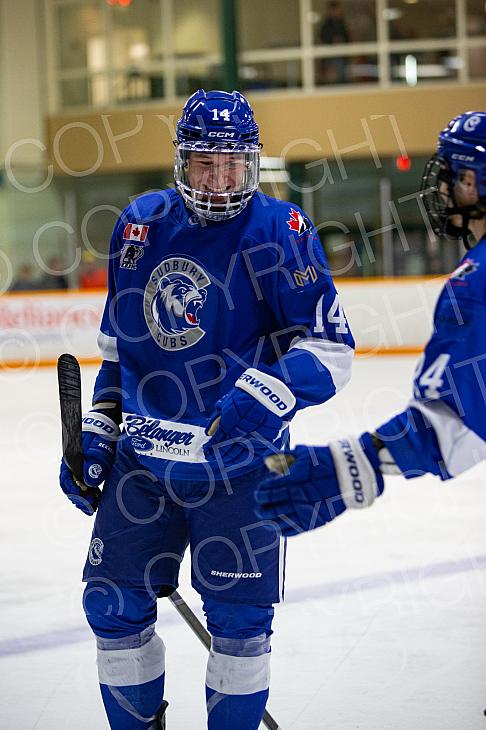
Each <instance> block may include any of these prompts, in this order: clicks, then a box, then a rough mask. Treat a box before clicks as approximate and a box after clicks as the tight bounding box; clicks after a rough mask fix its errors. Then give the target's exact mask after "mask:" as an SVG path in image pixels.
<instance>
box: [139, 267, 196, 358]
mask: <svg viewBox="0 0 486 730" xmlns="http://www.w3.org/2000/svg"><path fill="white" fill-rule="evenodd" d="M209 284H210V280H209V278H208V276H207V274H206V273H205V272H204V271H203V269H201V267H200V266H199V265H198V264H196V263H194V262H193V261H191V260H189V259H185V258H179V257H172V258H169V259H164V260H163V261H161V262H160V264H159V265H158V266H157V268H156V269H154V271H153V272H152V274H151V276H150V279H149V283H148V285H147V287H146V289H145V299H144V309H145V319H146V321H147V324H148V327H149V329H150V332H151V333H152V336H153V337H154V339H155V341H156V342H157V344H158V345H159V346H160V347H162V348H163V349H164V350H180V349H182V348H185V347H191V346H192V345H194V344H196V342H199V340H200V339H201V337H203V336H204V335H205V334H206V333H205V330H203V329H202V328H201V326H200V310H201V309H202V307H203V306H204V304H205V302H206V299H207V291H206V287H207V286H208V285H209Z"/></svg>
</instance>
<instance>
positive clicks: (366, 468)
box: [256, 433, 384, 537]
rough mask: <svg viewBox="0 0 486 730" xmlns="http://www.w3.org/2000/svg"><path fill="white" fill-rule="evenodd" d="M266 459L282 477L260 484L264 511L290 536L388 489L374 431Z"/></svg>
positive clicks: (261, 510) (368, 502) (365, 503)
mask: <svg viewBox="0 0 486 730" xmlns="http://www.w3.org/2000/svg"><path fill="white" fill-rule="evenodd" d="M265 462H266V464H267V466H268V468H270V469H271V470H272V471H276V472H279V475H273V476H270V477H268V478H267V479H265V480H264V481H263V482H261V484H260V485H259V487H258V489H257V493H256V499H257V502H258V504H259V513H260V516H261V517H262V518H263V519H265V520H272V521H273V522H276V523H277V524H278V525H279V527H280V529H281V530H282V534H283V535H286V536H287V537H288V536H290V535H297V534H299V533H301V532H307V531H308V530H313V529H315V528H316V527H320V526H321V525H325V524H326V523H327V522H331V521H332V520H334V519H335V518H336V517H337V516H338V515H340V514H342V513H343V512H344V511H345V510H346V509H347V508H362V507H369V506H370V505H371V504H372V503H373V501H374V499H375V497H377V496H379V495H380V494H381V493H382V492H383V489H384V482H383V476H382V474H381V471H380V459H379V457H378V453H377V451H376V449H375V446H374V445H373V442H372V436H371V434H369V433H364V434H362V436H361V437H360V439H357V438H356V437H354V436H348V437H347V438H343V439H339V440H338V441H333V442H331V443H330V444H329V446H321V447H308V446H297V447H296V448H295V450H294V451H291V452H288V453H283V454H276V455H274V456H269V457H268V458H267V459H266V460H265Z"/></svg>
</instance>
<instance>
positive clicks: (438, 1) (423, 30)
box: [384, 0, 456, 41]
mask: <svg viewBox="0 0 486 730" xmlns="http://www.w3.org/2000/svg"><path fill="white" fill-rule="evenodd" d="M384 14H385V18H386V20H388V33H389V35H390V40H394V41H399V40H409V39H412V38H413V39H415V38H451V37H452V36H454V35H455V34H456V6H455V0H420V2H410V0H388V7H387V8H386V9H385V10H384Z"/></svg>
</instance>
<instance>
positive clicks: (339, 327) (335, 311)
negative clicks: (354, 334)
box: [314, 294, 349, 335]
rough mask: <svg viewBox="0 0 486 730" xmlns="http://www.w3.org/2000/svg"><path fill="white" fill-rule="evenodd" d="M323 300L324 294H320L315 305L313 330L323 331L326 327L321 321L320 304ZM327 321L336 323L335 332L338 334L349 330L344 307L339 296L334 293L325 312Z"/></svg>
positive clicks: (345, 333)
mask: <svg viewBox="0 0 486 730" xmlns="http://www.w3.org/2000/svg"><path fill="white" fill-rule="evenodd" d="M323 302H324V294H323V295H322V296H321V298H320V299H319V301H318V302H317V307H316V326H315V327H314V332H316V333H318V332H325V331H326V328H325V327H324V321H323V315H322V305H323ZM327 321H328V322H329V324H334V325H336V332H337V334H338V335H347V334H348V332H349V328H348V323H347V321H346V316H345V314H344V309H343V308H342V306H341V303H340V301H339V296H338V295H337V294H336V296H335V297H334V301H333V303H332V304H331V306H330V307H329V311H328V313H327Z"/></svg>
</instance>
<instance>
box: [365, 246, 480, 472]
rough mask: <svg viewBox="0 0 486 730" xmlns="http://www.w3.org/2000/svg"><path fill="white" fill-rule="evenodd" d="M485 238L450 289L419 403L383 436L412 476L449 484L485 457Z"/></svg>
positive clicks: (422, 365) (421, 368)
mask: <svg viewBox="0 0 486 730" xmlns="http://www.w3.org/2000/svg"><path fill="white" fill-rule="evenodd" d="M485 322H486V237H484V238H482V239H481V241H479V243H478V244H477V245H476V246H475V247H474V248H473V249H472V250H470V251H468V252H467V253H466V254H465V256H464V257H463V259H462V260H461V262H460V264H459V266H458V267H457V268H456V269H455V271H453V273H452V274H451V276H450V278H449V280H448V281H447V283H446V285H445V286H444V288H443V290H442V292H441V294H440V296H439V299H438V302H437V305H436V308H435V313H434V333H433V335H432V337H431V339H430V341H429V343H428V344H427V346H426V348H425V351H424V353H423V355H422V356H421V358H420V360H419V363H418V365H417V370H416V373H415V381H414V398H413V400H412V401H411V402H410V404H409V407H408V408H407V410H406V411H404V412H403V413H400V414H399V415H397V416H395V417H394V418H392V419H391V420H390V421H388V423H386V424H384V425H383V426H380V428H378V429H377V433H378V434H379V435H380V436H381V438H382V440H383V441H384V442H385V445H386V447H387V448H388V450H389V451H390V453H391V455H392V457H393V459H394V460H395V462H396V464H397V465H398V466H399V468H400V470H401V471H402V472H403V473H404V475H405V476H406V477H408V478H412V477H415V476H420V475H421V474H424V473H426V472H430V473H432V474H436V475H438V476H440V477H441V478H442V479H450V478H452V477H454V476H457V475H458V474H460V473H461V472H463V471H465V470H466V469H469V468H470V467H471V466H473V465H474V464H475V463H477V462H478V461H481V460H482V459H484V458H486V327H485Z"/></svg>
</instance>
